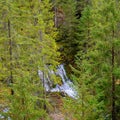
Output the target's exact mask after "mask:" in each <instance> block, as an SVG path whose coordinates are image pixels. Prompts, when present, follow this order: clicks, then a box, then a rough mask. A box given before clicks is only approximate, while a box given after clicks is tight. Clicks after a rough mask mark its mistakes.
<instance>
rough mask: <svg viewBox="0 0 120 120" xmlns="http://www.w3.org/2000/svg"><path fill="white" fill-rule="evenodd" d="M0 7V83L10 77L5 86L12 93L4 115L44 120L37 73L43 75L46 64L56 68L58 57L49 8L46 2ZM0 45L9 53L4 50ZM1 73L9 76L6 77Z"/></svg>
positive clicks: (42, 99) (48, 3)
mask: <svg viewBox="0 0 120 120" xmlns="http://www.w3.org/2000/svg"><path fill="white" fill-rule="evenodd" d="M8 3H9V4H8ZM0 5H1V6H2V7H1V8H2V9H1V13H2V15H4V12H5V10H6V12H5V15H4V16H2V17H1V18H2V21H3V23H4V24H3V25H7V26H5V28H4V29H2V28H1V29H0V30H1V31H2V32H3V31H5V34H4V33H3V35H1V39H0V42H1V44H0V45H1V49H2V51H1V61H2V64H1V66H5V67H4V69H5V70H4V71H3V75H4V76H3V77H0V79H3V80H4V79H6V78H7V76H8V77H9V76H10V78H11V76H12V82H11V79H10V80H9V81H10V82H9V85H10V88H11V90H12V91H14V94H12V95H10V94H9V95H7V98H9V103H8V108H9V112H8V113H7V114H8V116H10V117H11V118H12V119H13V120H14V119H16V118H18V119H20V120H28V119H29V120H34V119H35V120H36V119H38V118H42V117H44V118H45V119H47V116H46V115H47V113H46V110H44V108H43V107H44V106H43V105H44V103H45V104H46V103H47V100H46V99H45V98H44V97H43V96H44V95H43V94H42V91H44V90H43V86H42V85H41V82H40V80H39V77H38V72H37V71H38V69H40V70H43V71H44V72H45V74H47V71H46V70H45V65H46V64H51V65H52V66H53V67H55V66H56V65H57V56H58V53H57V52H56V51H57V46H56V43H55V37H56V30H55V29H54V27H53V26H54V24H53V13H52V12H51V9H52V5H51V3H50V1H49V0H46V1H42V2H40V1H34V0H33V1H11V2H8V1H2V2H1V3H0ZM4 8H5V10H4ZM6 13H7V14H6ZM1 26H2V24H1ZM3 27H4V26H3ZM6 31H7V32H6ZM6 33H8V34H6ZM4 40H5V41H4ZM6 43H7V44H6ZM4 44H5V45H6V47H7V48H9V49H5V45H4ZM9 46H10V47H9ZM4 49H5V52H4V51H3V50H4ZM5 53H6V56H5ZM7 56H10V57H9V58H10V59H7ZM0 69H2V68H0ZM5 71H8V73H10V74H8V75H7V74H6V73H7V72H6V73H5ZM0 76H1V73H0Z"/></svg>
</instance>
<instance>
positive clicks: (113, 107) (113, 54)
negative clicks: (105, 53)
mask: <svg viewBox="0 0 120 120" xmlns="http://www.w3.org/2000/svg"><path fill="white" fill-rule="evenodd" d="M113 37H114V30H113ZM111 54H112V120H116V109H115V76H114V74H113V70H114V64H115V50H114V46H112V53H111Z"/></svg>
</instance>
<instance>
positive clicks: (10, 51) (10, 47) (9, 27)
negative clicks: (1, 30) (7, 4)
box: [8, 19, 14, 95]
mask: <svg viewBox="0 0 120 120" xmlns="http://www.w3.org/2000/svg"><path fill="white" fill-rule="evenodd" d="M10 25H11V24H10V20H9V19H8V38H9V55H10V81H9V82H10V84H13V73H12V69H13V65H12V40H11V26H10ZM13 94H14V91H13V89H11V95H13Z"/></svg>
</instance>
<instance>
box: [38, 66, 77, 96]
mask: <svg viewBox="0 0 120 120" xmlns="http://www.w3.org/2000/svg"><path fill="white" fill-rule="evenodd" d="M38 74H39V76H40V78H41V80H42V83H43V82H44V88H45V90H46V91H49V92H63V93H66V94H67V95H68V96H70V97H72V98H77V92H76V90H75V86H74V84H73V83H72V82H71V81H70V79H68V77H67V75H66V71H65V69H64V65H63V64H61V65H59V66H58V68H57V71H56V72H54V71H51V70H49V72H48V74H49V75H47V76H45V78H44V80H43V72H42V71H40V70H39V71H38ZM50 74H56V75H57V76H60V77H61V79H62V83H63V84H62V85H58V84H57V85H56V87H55V88H51V87H50V84H49V83H51V82H50V78H49V77H48V76H50ZM48 80H49V81H48ZM51 84H52V83H51Z"/></svg>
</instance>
